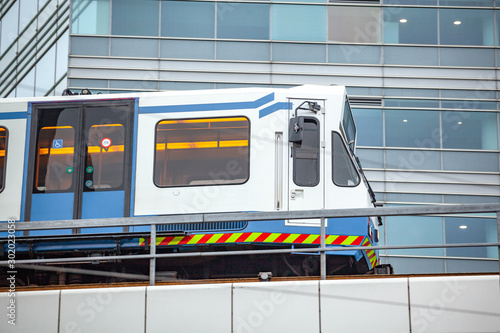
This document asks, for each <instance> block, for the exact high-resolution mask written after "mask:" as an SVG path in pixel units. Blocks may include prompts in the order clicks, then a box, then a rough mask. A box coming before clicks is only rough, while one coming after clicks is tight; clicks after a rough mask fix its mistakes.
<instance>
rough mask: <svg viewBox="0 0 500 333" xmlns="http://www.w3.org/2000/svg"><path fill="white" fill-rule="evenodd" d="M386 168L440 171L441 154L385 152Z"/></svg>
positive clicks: (415, 151)
mask: <svg viewBox="0 0 500 333" xmlns="http://www.w3.org/2000/svg"><path fill="white" fill-rule="evenodd" d="M385 156H386V166H385V167H386V168H388V169H403V170H441V153H440V152H438V151H432V150H386V152H385Z"/></svg>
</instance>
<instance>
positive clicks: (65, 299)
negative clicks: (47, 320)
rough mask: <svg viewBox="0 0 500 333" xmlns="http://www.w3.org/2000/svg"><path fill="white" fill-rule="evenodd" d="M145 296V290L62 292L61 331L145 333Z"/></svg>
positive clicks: (136, 288) (109, 289)
mask: <svg viewBox="0 0 500 333" xmlns="http://www.w3.org/2000/svg"><path fill="white" fill-rule="evenodd" d="M145 293H146V287H131V288H100V289H83V290H78V289H74V290H62V291H61V309H60V311H61V312H60V321H61V323H60V330H61V332H92V333H109V332H127V333H139V332H141V333H142V332H144V324H145V323H144V322H145V311H146V310H145V305H146V304H145V303H146V302H145V298H146V297H145ZM38 332H42V331H38Z"/></svg>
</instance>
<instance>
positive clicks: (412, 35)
mask: <svg viewBox="0 0 500 333" xmlns="http://www.w3.org/2000/svg"><path fill="white" fill-rule="evenodd" d="M384 42H385V43H392V44H437V9H436V8H407V7H405V8H402V7H399V8H398V7H386V8H384Z"/></svg>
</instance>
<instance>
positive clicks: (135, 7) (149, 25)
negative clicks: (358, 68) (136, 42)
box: [111, 0, 160, 36]
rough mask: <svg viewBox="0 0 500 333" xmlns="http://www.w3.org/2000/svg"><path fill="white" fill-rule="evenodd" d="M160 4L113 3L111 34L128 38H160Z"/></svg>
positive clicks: (131, 0)
mask: <svg viewBox="0 0 500 333" xmlns="http://www.w3.org/2000/svg"><path fill="white" fill-rule="evenodd" d="M159 6H160V2H159V1H154V0H145V1H136V0H120V1H113V6H112V9H111V10H112V14H111V15H112V16H111V19H112V23H111V33H112V34H113V35H126V36H158V33H159V12H160V7H159Z"/></svg>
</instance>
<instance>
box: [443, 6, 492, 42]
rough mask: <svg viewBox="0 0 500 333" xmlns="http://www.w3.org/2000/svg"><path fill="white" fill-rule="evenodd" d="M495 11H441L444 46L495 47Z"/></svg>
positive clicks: (447, 9)
mask: <svg viewBox="0 0 500 333" xmlns="http://www.w3.org/2000/svg"><path fill="white" fill-rule="evenodd" d="M494 35H495V34H494V28H493V11H492V10H484V9H481V10H478V9H449V8H446V9H443V8H441V9H439V36H440V44H442V45H494Z"/></svg>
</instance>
